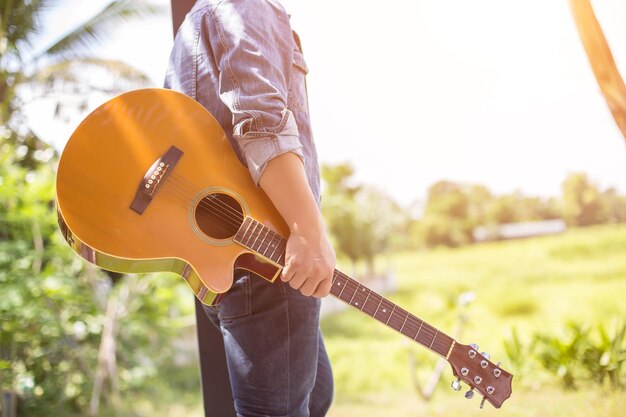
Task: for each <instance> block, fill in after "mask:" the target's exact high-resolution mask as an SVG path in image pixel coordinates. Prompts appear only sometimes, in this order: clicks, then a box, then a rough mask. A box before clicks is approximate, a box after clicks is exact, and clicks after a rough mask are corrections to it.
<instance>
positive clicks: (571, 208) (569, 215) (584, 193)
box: [562, 173, 606, 226]
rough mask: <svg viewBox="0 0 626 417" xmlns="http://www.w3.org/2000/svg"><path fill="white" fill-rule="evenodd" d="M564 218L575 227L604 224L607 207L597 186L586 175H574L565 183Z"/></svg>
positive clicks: (563, 187)
mask: <svg viewBox="0 0 626 417" xmlns="http://www.w3.org/2000/svg"><path fill="white" fill-rule="evenodd" d="M562 190H563V216H564V218H565V221H566V222H567V223H568V224H570V225H574V226H589V225H592V224H598V223H603V222H604V221H605V219H606V206H605V204H604V202H603V200H602V196H601V194H600V192H599V191H598V189H597V188H596V186H595V185H594V184H592V183H591V182H590V181H589V179H588V178H587V175H586V174H583V173H574V174H570V175H568V177H567V178H566V179H565V181H563V185H562Z"/></svg>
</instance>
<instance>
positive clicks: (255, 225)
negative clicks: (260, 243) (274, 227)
mask: <svg viewBox="0 0 626 417" xmlns="http://www.w3.org/2000/svg"><path fill="white" fill-rule="evenodd" d="M253 224H254V227H253V228H252V230H251V231H250V236H248V239H247V240H246V246H247V247H251V246H250V239H252V237H253V236H254V232H255V231H256V228H257V226H258V225H259V223H257V222H254V223H253Z"/></svg>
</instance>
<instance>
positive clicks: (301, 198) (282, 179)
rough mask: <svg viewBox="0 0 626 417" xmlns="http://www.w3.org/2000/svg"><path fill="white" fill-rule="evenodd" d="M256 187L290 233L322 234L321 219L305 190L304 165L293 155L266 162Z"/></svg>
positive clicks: (310, 195)
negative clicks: (262, 191) (263, 193)
mask: <svg viewBox="0 0 626 417" xmlns="http://www.w3.org/2000/svg"><path fill="white" fill-rule="evenodd" d="M259 185H260V186H261V188H262V189H263V190H264V191H265V193H266V194H267V195H268V197H269V198H270V200H272V203H274V206H275V207H276V209H277V210H278V212H279V213H280V214H281V216H282V217H283V219H284V220H285V222H286V223H287V225H288V226H289V230H290V231H291V232H292V233H293V232H294V231H299V232H307V233H313V232H317V233H323V231H324V222H323V220H322V215H321V213H320V211H319V209H318V207H317V203H316V201H315V197H313V194H312V193H311V189H310V188H309V184H308V182H307V178H306V174H305V171H304V165H303V164H302V161H301V160H300V158H299V157H298V156H297V155H295V154H294V153H291V152H287V153H284V154H282V155H279V156H277V157H275V158H273V159H272V160H270V161H269V162H268V163H267V166H266V168H265V170H264V171H263V175H262V176H261V178H260V181H259Z"/></svg>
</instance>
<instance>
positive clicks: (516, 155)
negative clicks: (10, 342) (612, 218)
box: [31, 0, 626, 205]
mask: <svg viewBox="0 0 626 417" xmlns="http://www.w3.org/2000/svg"><path fill="white" fill-rule="evenodd" d="M153 2H154V3H158V4H164V5H169V0H154V1H153ZM106 3H107V1H105V0H92V1H89V2H85V1H82V0H60V6H59V7H58V9H56V10H54V11H53V12H51V13H50V14H49V15H48V16H47V21H48V22H50V24H49V25H48V31H47V32H46V33H45V35H44V36H43V38H42V42H43V43H45V41H46V40H48V41H50V40H52V39H54V38H55V37H58V36H60V34H62V33H63V30H67V28H71V27H73V25H75V24H77V23H78V22H80V21H81V20H82V19H85V18H86V17H87V16H89V15H90V14H92V13H95V12H97V11H98V10H100V9H101V8H102V7H103V6H104V5H105V4H106ZM283 3H284V4H285V5H286V7H287V9H288V11H289V13H290V14H291V15H292V18H291V22H292V26H293V27H294V29H295V30H296V31H297V32H298V33H299V34H300V37H301V39H302V43H303V49H304V54H305V59H306V61H307V64H308V67H309V74H308V79H307V83H308V91H309V94H310V97H309V99H310V111H311V118H312V122H313V131H314V135H315V139H316V142H317V146H318V154H319V157H320V162H322V163H341V162H349V163H351V164H352V165H353V166H354V168H355V170H356V180H357V181H358V182H362V183H367V184H371V185H374V186H378V187H380V188H382V189H383V190H385V191H387V192H388V193H389V194H390V195H391V196H392V197H393V198H394V199H396V200H397V201H398V202H400V203H401V204H403V205H409V204H411V203H412V202H414V201H416V200H417V201H419V200H422V201H423V199H424V196H425V193H426V190H427V189H428V187H429V186H430V185H432V184H433V183H434V182H436V181H439V180H442V179H446V180H452V181H458V182H465V183H480V184H483V185H486V186H487V187H488V188H489V189H490V190H491V191H492V192H494V193H497V194H499V193H507V192H513V191H516V190H519V191H522V192H523V193H525V194H529V195H537V196H543V197H547V196H555V195H559V194H560V187H561V183H562V181H563V179H564V178H565V177H566V175H568V173H571V172H586V173H587V174H588V176H589V178H590V179H591V180H592V181H593V182H595V183H596V184H597V185H598V186H599V187H600V188H602V189H604V188H607V187H615V188H617V189H618V190H619V191H620V192H622V193H626V141H625V140H624V138H623V137H622V136H621V133H620V131H619V130H618V128H617V127H616V125H615V122H614V121H613V119H612V116H611V114H610V112H609V110H608V107H607V105H606V102H605V101H604V98H603V97H602V94H601V92H600V90H599V88H598V85H597V82H596V80H595V78H594V76H593V73H592V72H591V69H590V66H589V63H588V61H587V58H586V55H585V53H584V50H583V48H582V45H581V42H580V40H579V38H578V34H577V32H576V28H575V26H574V22H573V19H572V16H571V12H570V10H569V7H568V4H567V1H566V0H551V1H546V0H525V1H523V2H503V1H501V0H473V1H471V2H468V1H464V0H385V1H376V2H375V1H371V0H315V1H305V0H300V1H298V0H287V1H284V2H283ZM593 5H594V7H595V11H596V14H597V17H598V19H599V20H600V23H601V24H602V26H603V29H604V31H605V35H606V36H607V39H608V41H609V44H610V46H611V48H612V50H613V55H614V58H615V60H616V62H617V64H618V67H619V68H620V69H621V73H622V74H623V75H625V76H626V24H624V23H626V2H624V1H623V0H603V1H594V2H593ZM171 46H172V29H171V21H170V17H169V16H163V17H159V18H153V19H150V20H147V21H145V22H140V23H136V24H133V25H130V24H129V25H128V26H127V27H122V28H120V29H119V30H118V31H117V33H116V35H115V36H114V37H113V38H112V39H110V40H108V41H107V43H106V44H104V45H102V46H100V47H98V48H97V49H95V51H94V53H95V54H98V55H99V56H103V57H108V58H114V59H121V60H123V61H126V62H128V63H129V64H131V65H134V66H135V67H137V68H139V69H141V70H143V71H145V72H146V73H147V74H148V75H149V76H150V78H151V79H152V80H153V81H154V83H155V85H156V86H160V85H161V83H162V79H163V75H164V72H165V67H166V65H167V59H168V56H169V50H170V48H171ZM96 104H98V103H94V105H96ZM47 108H49V103H48V107H46V103H43V102H42V103H34V104H33V105H32V112H31V113H32V115H31V118H32V119H33V120H35V119H36V122H37V123H36V124H37V125H38V126H39V128H38V129H40V130H41V131H42V132H44V133H40V134H42V136H44V137H45V136H48V137H50V138H51V139H50V140H51V141H53V142H56V143H62V142H63V141H64V139H65V138H67V137H69V134H70V133H71V131H72V130H73V129H74V128H75V126H76V125H77V124H78V123H79V121H80V117H78V118H75V119H72V120H70V121H69V123H67V124H62V123H61V122H59V121H54V120H52V118H51V117H50V115H49V113H50V111H49V110H46V109H47Z"/></svg>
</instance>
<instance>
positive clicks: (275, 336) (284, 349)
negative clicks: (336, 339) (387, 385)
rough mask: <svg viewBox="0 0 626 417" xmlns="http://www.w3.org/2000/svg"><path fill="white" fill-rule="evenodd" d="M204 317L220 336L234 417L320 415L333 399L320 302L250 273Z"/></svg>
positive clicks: (238, 280) (237, 280)
mask: <svg viewBox="0 0 626 417" xmlns="http://www.w3.org/2000/svg"><path fill="white" fill-rule="evenodd" d="M205 310H206V312H207V315H208V316H209V318H210V319H211V321H212V322H213V323H215V325H216V326H218V327H219V329H220V330H221V332H222V335H223V336H224V345H225V348H226V362H227V365H228V372H229V376H230V382H231V388H232V391H233V398H234V400H235V410H236V411H237V416H238V417H323V416H325V415H326V412H327V411H328V409H329V408H330V404H331V402H332V396H333V377H332V372H331V368H330V362H329V360H328V355H327V354H326V349H325V348H324V342H323V340H322V336H321V332H320V328H319V311H320V300H319V299H316V298H313V297H305V296H303V295H302V294H301V293H300V292H299V291H297V290H294V289H292V288H291V287H290V286H289V285H288V284H285V283H283V282H282V281H280V279H278V280H277V282H275V283H273V284H272V283H269V282H268V281H266V280H264V279H263V278H260V277H258V276H256V275H254V274H251V273H249V272H244V273H242V274H237V276H236V278H235V282H234V283H233V287H232V288H231V289H230V291H229V292H228V294H227V295H226V296H225V297H224V299H223V300H222V301H221V302H220V303H219V304H218V305H217V306H215V307H205Z"/></svg>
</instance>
